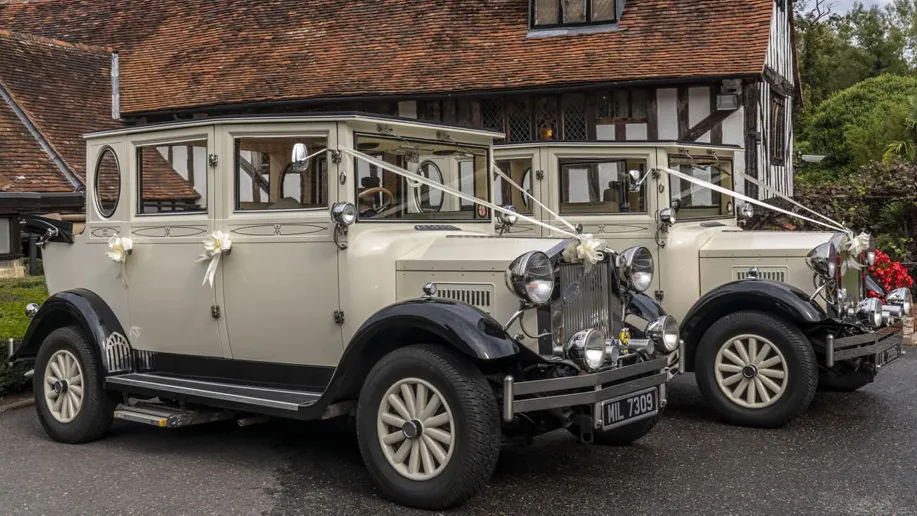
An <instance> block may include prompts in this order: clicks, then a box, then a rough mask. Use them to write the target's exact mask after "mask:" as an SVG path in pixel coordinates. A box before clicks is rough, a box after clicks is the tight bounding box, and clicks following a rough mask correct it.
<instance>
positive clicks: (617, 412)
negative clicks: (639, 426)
mask: <svg viewBox="0 0 917 516" xmlns="http://www.w3.org/2000/svg"><path fill="white" fill-rule="evenodd" d="M658 412H659V389H657V388H655V387H653V388H652V389H646V390H643V391H640V392H635V393H633V394H628V395H626V396H621V397H620V398H615V399H611V400H608V401H603V402H602V429H603V430H609V429H611V428H615V427H618V426H622V425H626V424H628V423H632V422H634V421H637V420H640V419H644V418H648V417H652V416H655V415H656V414H657V413H658Z"/></svg>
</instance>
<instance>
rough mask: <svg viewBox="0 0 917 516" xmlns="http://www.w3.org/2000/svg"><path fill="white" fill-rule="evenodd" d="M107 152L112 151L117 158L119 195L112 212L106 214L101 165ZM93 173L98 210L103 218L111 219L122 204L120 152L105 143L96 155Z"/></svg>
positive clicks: (93, 188)
mask: <svg viewBox="0 0 917 516" xmlns="http://www.w3.org/2000/svg"><path fill="white" fill-rule="evenodd" d="M107 152H110V153H111V155H112V156H113V157H114V158H115V165H116V166H117V168H118V197H117V198H115V205H114V206H112V208H111V213H108V214H107V215H106V213H105V210H104V209H102V196H100V195H99V176H100V174H99V166H100V165H101V164H102V158H104V157H105V153H107ZM92 173H93V178H92V195H93V197H95V205H96V211H97V212H98V213H99V217H101V218H103V219H110V218H112V217H114V216H115V213H117V211H118V207H119V206H120V205H121V194H122V191H123V190H124V181H123V178H122V177H121V175H122V174H121V160H119V159H118V153H117V152H115V149H114V148H113V147H112V146H111V145H103V146H102V147H101V148H100V149H99V155H98V157H96V164H95V168H94V169H93V172H92Z"/></svg>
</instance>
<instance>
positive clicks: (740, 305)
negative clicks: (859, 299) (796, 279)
mask: <svg viewBox="0 0 917 516" xmlns="http://www.w3.org/2000/svg"><path fill="white" fill-rule="evenodd" d="M809 297H810V296H809V295H808V294H806V293H805V292H803V291H802V290H799V289H798V288H796V287H794V286H792V285H787V284H786V283H780V282H778V281H771V280H763V279H747V280H739V281H733V282H732V283H727V284H725V285H721V286H719V287H717V288H715V289H713V290H711V291H710V292H708V293H707V294H706V295H704V296H703V297H702V298H700V299H699V300H698V301H697V302H696V303H694V306H692V307H691V310H689V311H688V313H687V315H685V318H684V320H683V321H682V322H681V338H682V339H683V340H684V341H685V354H686V357H685V358H686V360H687V369H688V370H689V371H690V370H693V368H694V353H695V352H696V351H697V345H698V344H699V342H700V339H701V338H702V337H703V335H704V333H705V332H706V331H707V329H708V328H709V327H710V326H711V325H712V324H713V323H714V322H716V321H717V320H719V319H720V318H722V317H723V316H726V315H728V314H730V313H734V312H738V311H741V310H759V311H762V312H768V313H772V314H774V315H777V316H779V317H782V318H784V319H786V320H787V321H788V322H790V323H794V324H796V325H798V326H799V327H800V328H801V329H802V330H803V331H804V332H806V331H807V330H808V329H810V328H813V327H817V326H820V325H824V324H827V323H831V322H832V321H831V319H830V317H828V314H827V313H826V312H825V310H824V309H823V308H822V307H821V306H820V305H819V304H818V303H816V302H814V301H811V300H810V299H809Z"/></svg>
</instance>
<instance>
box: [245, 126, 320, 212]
mask: <svg viewBox="0 0 917 516" xmlns="http://www.w3.org/2000/svg"><path fill="white" fill-rule="evenodd" d="M230 138H232V148H233V151H232V172H231V181H232V189H233V194H232V197H233V198H232V213H233V214H234V215H236V214H248V213H285V212H301V211H328V210H329V209H330V208H331V204H332V202H331V189H332V188H331V183H330V182H329V179H330V178H329V177H328V176H329V169H328V159H327V156H315V157H312V158H310V160H309V167H310V168H311V167H312V166H313V165H314V164H316V163H319V162H320V161H321V158H322V157H324V158H325V160H324V161H325V171H324V173H325V180H324V181H317V183H320V184H323V185H325V187H327V191H326V192H325V197H326V198H325V206H319V207H314V208H278V209H273V210H271V209H257V210H245V209H241V208H240V207H239V206H240V205H239V203H240V202H241V195H242V191H241V190H240V188H239V186H240V185H239V180H238V174H239V156H240V154H241V150H242V149H241V147H240V145H239V142H240V141H241V140H244V139H249V140H258V139H268V138H289V139H295V138H303V139H306V138H310V139H314V138H324V139H325V148H326V149H327V148H329V147H328V141H329V140H330V138H331V135H330V134H328V133H327V132H324V133H321V134H317V133H306V134H297V135H292V136H291V135H289V134H282V135H276V134H271V133H267V134H244V135H242V136H239V135H237V134H231V135H230ZM310 152H313V150H312V149H310ZM287 173H289V172H287ZM285 175H286V174H281V176H280V193H281V196H282V195H283V180H284V177H285ZM267 194H268V198H270V195H271V191H270V177H268V192H267ZM281 198H282V197H281Z"/></svg>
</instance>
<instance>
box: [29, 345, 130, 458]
mask: <svg viewBox="0 0 917 516" xmlns="http://www.w3.org/2000/svg"><path fill="white" fill-rule="evenodd" d="M33 389H34V391H35V407H36V410H37V411H38V419H39V421H41V426H42V427H44V429H45V431H46V432H47V433H48V435H50V436H51V438H53V439H54V440H56V441H60V442H64V443H84V442H88V441H94V440H96V439H99V438H101V437H102V436H103V435H105V432H107V431H108V428H109V427H110V426H111V423H112V419H113V414H114V409H115V405H116V404H117V400H116V399H115V398H114V397H113V396H111V395H110V394H109V393H107V392H106V391H105V390H104V389H103V388H102V375H101V371H100V370H99V368H98V365H97V362H96V360H95V358H94V356H93V351H92V343H91V342H90V341H89V339H87V338H86V337H85V336H84V335H83V333H82V332H81V331H80V330H79V329H77V328H73V327H65V328H59V329H57V330H54V331H53V332H51V333H50V334H48V336H47V337H46V338H45V340H44V342H43V343H42V345H41V348H40V349H39V350H38V356H37V357H36V358H35V376H34V379H33Z"/></svg>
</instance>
